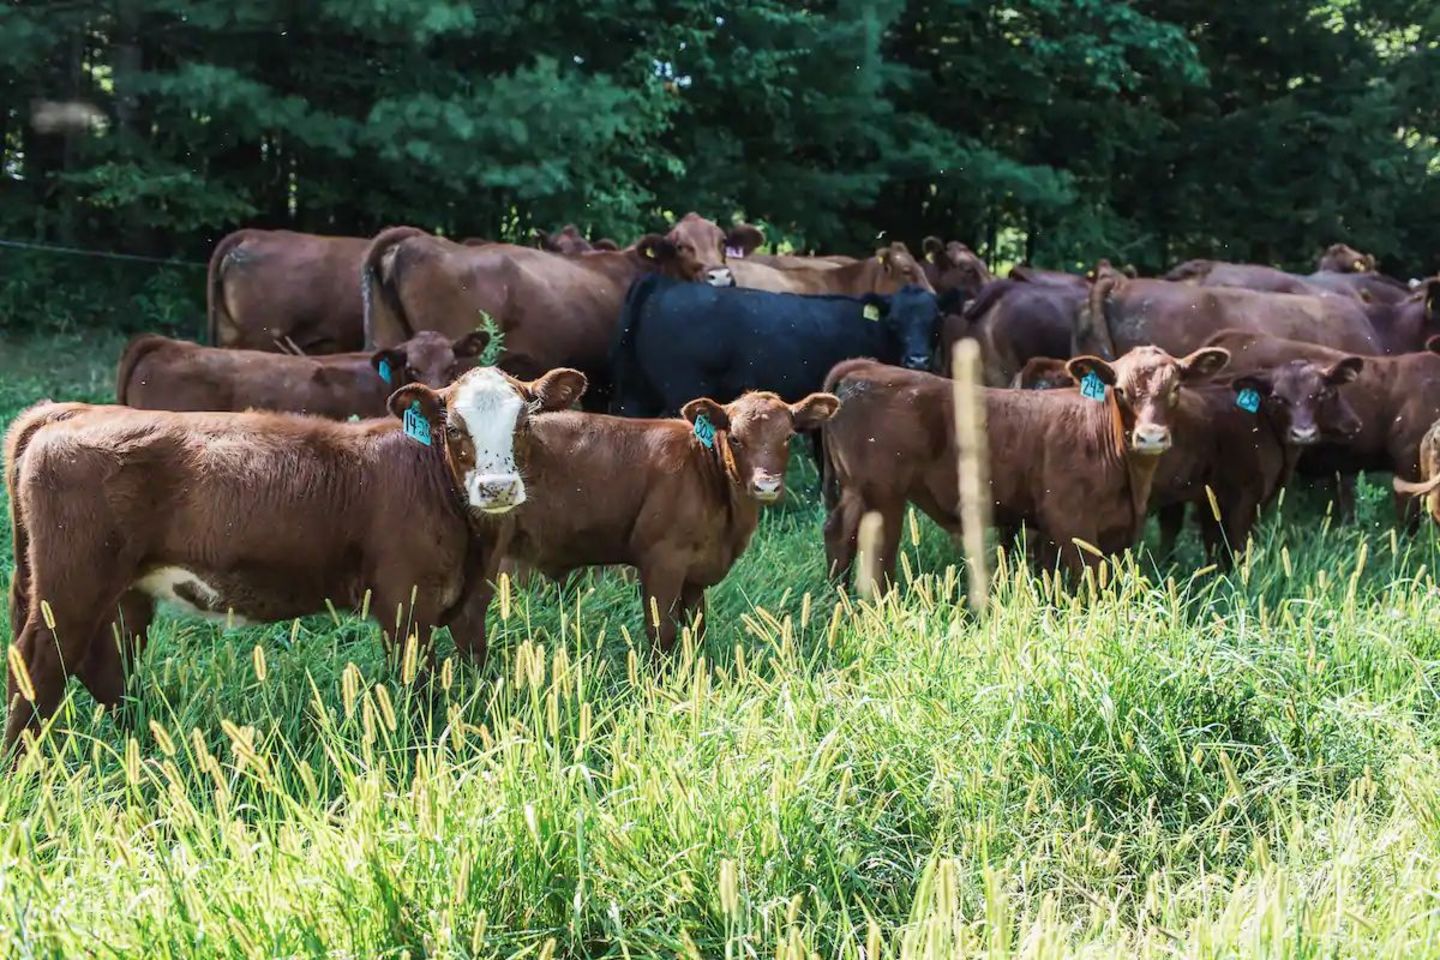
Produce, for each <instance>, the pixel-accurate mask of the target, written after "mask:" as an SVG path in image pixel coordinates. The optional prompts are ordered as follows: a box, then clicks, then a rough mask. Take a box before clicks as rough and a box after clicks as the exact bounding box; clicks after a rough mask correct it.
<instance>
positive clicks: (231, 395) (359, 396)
mask: <svg viewBox="0 0 1440 960" xmlns="http://www.w3.org/2000/svg"><path fill="white" fill-rule="evenodd" d="M486 339H487V338H486V335H485V334H484V333H478V332H476V333H468V334H466V335H465V336H463V337H461V338H460V339H459V340H455V341H451V340H450V339H448V338H446V337H444V336H441V335H440V334H438V333H435V332H433V331H430V330H422V331H421V332H419V333H417V334H415V336H413V337H411V338H410V339H409V340H407V341H405V342H404V343H402V344H400V346H398V347H393V348H391V349H388V350H380V351H377V352H375V353H338V354H334V355H332V356H324V357H295V356H290V355H288V354H279V353H262V352H260V351H258V350H220V349H217V348H215V347H203V346H200V345H199V344H196V343H188V342H186V341H184V340H171V339H169V338H168V337H158V336H155V335H153V334H144V335H141V336H138V337H135V338H134V339H132V340H131V341H130V343H129V345H128V346H126V348H125V352H124V353H123V354H122V355H121V357H120V366H119V370H118V372H117V373H116V376H115V399H116V401H117V402H119V403H123V404H125V405H127V406H131V407H135V408H137V409H141V410H176V411H181V410H230V411H236V412H238V411H241V410H272V411H276V412H288V413H308V414H313V415H315V416H320V417H329V418H331V419H333V420H344V419H345V418H347V417H350V416H359V417H383V416H385V413H386V409H387V408H386V405H385V401H386V400H387V399H388V398H389V397H390V394H392V393H393V392H395V389H396V388H397V387H401V386H404V385H405V384H407V383H413V382H418V383H424V384H427V385H428V386H431V387H435V388H439V387H443V386H445V385H446V384H448V383H450V382H451V381H452V380H454V379H455V378H457V377H459V376H460V374H462V373H464V372H465V371H466V370H468V369H469V368H470V367H471V366H472V365H473V363H474V358H476V357H478V356H479V355H480V353H481V352H482V351H483V350H484V347H485V341H486Z"/></svg>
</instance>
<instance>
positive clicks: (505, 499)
mask: <svg viewBox="0 0 1440 960" xmlns="http://www.w3.org/2000/svg"><path fill="white" fill-rule="evenodd" d="M524 502H525V484H524V483H522V482H521V480H520V478H519V477H517V476H515V475H514V474H495V475H489V476H477V477H475V479H474V480H472V481H471V483H470V504H471V506H473V507H475V508H476V509H477V510H483V511H484V512H485V513H505V512H506V511H507V510H512V509H514V508H515V507H518V506H520V504H522V503H524Z"/></svg>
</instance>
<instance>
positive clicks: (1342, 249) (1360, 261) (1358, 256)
mask: <svg viewBox="0 0 1440 960" xmlns="http://www.w3.org/2000/svg"><path fill="white" fill-rule="evenodd" d="M1375 266H1376V264H1375V257H1374V256H1372V255H1371V254H1368V253H1361V252H1360V251H1359V250H1356V249H1355V248H1354V247H1352V246H1349V245H1348V244H1344V243H1332V244H1331V245H1330V247H1329V248H1328V249H1327V250H1326V251H1325V252H1324V253H1322V254H1320V260H1319V262H1318V263H1317V264H1316V265H1315V269H1316V270H1317V271H1319V272H1321V273H1374V272H1375Z"/></svg>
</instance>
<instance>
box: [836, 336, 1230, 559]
mask: <svg viewBox="0 0 1440 960" xmlns="http://www.w3.org/2000/svg"><path fill="white" fill-rule="evenodd" d="M1226 359H1227V358H1226V355H1225V351H1223V350H1213V349H1205V350H1200V351H1197V352H1196V353H1194V354H1192V355H1191V356H1188V357H1185V358H1183V359H1176V358H1174V357H1171V356H1169V355H1168V354H1166V353H1165V352H1164V351H1162V350H1158V349H1156V348H1153V347H1146V348H1142V349H1138V350H1134V351H1131V352H1130V353H1128V354H1126V355H1125V356H1124V357H1121V358H1120V359H1119V360H1117V361H1115V362H1114V363H1113V364H1111V363H1107V362H1106V361H1104V360H1101V359H1099V358H1097V357H1076V358H1075V359H1073V360H1071V361H1070V363H1069V368H1070V373H1071V375H1072V376H1074V377H1075V378H1076V379H1077V380H1083V379H1084V378H1085V377H1086V376H1087V375H1089V374H1091V373H1093V374H1094V375H1095V376H1096V377H1097V378H1099V380H1100V381H1101V383H1103V384H1105V385H1106V386H1105V389H1104V392H1103V399H1102V400H1100V401H1099V402H1097V401H1096V400H1092V399H1089V398H1088V397H1085V396H1082V395H1081V393H1080V392H1079V391H1067V390H1048V391H1028V390H995V389H987V390H986V391H985V401H986V429H987V433H988V444H989V450H990V493H991V499H992V502H993V504H994V508H995V521H996V523H997V525H999V526H1000V527H1002V528H1009V529H1017V528H1018V527H1020V526H1021V525H1022V524H1025V525H1028V526H1032V527H1034V528H1036V529H1038V532H1039V543H1038V544H1037V546H1038V548H1039V555H1040V557H1041V559H1042V562H1043V563H1044V565H1045V566H1047V567H1049V566H1052V565H1053V564H1054V562H1055V561H1056V559H1057V558H1058V559H1062V560H1063V561H1064V563H1065V565H1066V567H1067V568H1069V569H1070V570H1071V571H1079V570H1080V569H1081V568H1082V567H1084V566H1086V565H1093V564H1094V563H1095V560H1096V558H1095V557H1093V556H1091V555H1089V554H1088V553H1087V552H1085V551H1084V550H1082V549H1080V548H1078V547H1077V546H1076V545H1075V541H1076V540H1077V539H1078V540H1083V541H1084V542H1086V543H1088V544H1090V545H1091V546H1093V547H1095V548H1097V549H1099V550H1101V551H1102V552H1104V553H1107V554H1113V553H1118V552H1120V551H1122V550H1124V549H1126V548H1127V547H1130V546H1132V545H1133V544H1134V543H1135V541H1136V539H1137V538H1138V537H1139V535H1140V530H1141V528H1142V526H1143V524H1144V520H1145V511H1146V503H1147V501H1148V499H1149V496H1150V486H1151V481H1152V478H1153V477H1154V475H1155V471H1156V468H1157V465H1158V464H1159V463H1160V462H1161V461H1162V460H1163V457H1162V456H1161V454H1164V453H1165V452H1166V451H1167V450H1169V449H1170V447H1171V444H1172V440H1173V438H1172V434H1171V429H1170V418H1171V413H1172V411H1173V409H1174V407H1175V406H1176V404H1177V403H1178V402H1179V400H1180V397H1181V395H1182V394H1183V392H1184V391H1183V389H1182V387H1183V386H1184V385H1185V384H1187V383H1189V382H1193V381H1195V380H1198V379H1200V378H1203V377H1208V376H1210V375H1212V374H1214V373H1215V372H1217V371H1218V370H1219V369H1220V368H1221V367H1223V366H1224V365H1225V362H1226ZM826 387H827V389H829V390H831V391H832V392H834V393H835V394H836V396H837V397H838V398H839V399H840V402H841V404H842V406H841V408H840V412H839V413H838V414H837V415H836V416H835V417H834V418H833V419H832V420H831V421H830V422H829V423H827V424H826V425H825V426H824V427H823V428H822V430H821V437H822V442H823V450H824V457H825V462H824V472H825V478H824V484H823V488H824V494H825V501H826V506H827V507H828V508H829V516H828V517H827V518H826V521H825V550H826V556H827V558H828V560H829V563H830V569H831V572H832V574H834V575H836V576H844V575H845V574H846V573H847V572H848V570H849V569H850V566H851V564H852V563H853V561H854V557H855V550H856V532H857V530H858V528H859V524H860V519H861V517H863V516H864V515H865V514H866V513H868V512H870V511H872V510H873V511H878V512H879V513H880V515H881V517H882V519H883V528H882V529H883V534H882V540H881V544H880V547H879V549H878V560H879V566H878V572H879V573H881V574H883V575H884V576H887V577H890V578H891V579H892V580H893V577H894V564H895V552H896V549H897V547H898V545H899V538H900V531H901V521H902V518H903V512H904V508H905V504H906V502H907V501H909V502H913V503H914V504H915V505H916V506H918V507H919V508H920V509H921V510H923V511H924V512H925V513H926V514H927V515H928V516H929V517H930V518H931V519H933V520H934V521H935V522H936V523H938V524H939V525H940V526H941V527H942V528H944V529H945V530H947V531H949V532H950V533H952V534H956V533H958V532H959V516H958V513H957V490H956V473H955V470H956V467H955V439H954V426H953V412H952V411H953V401H952V399H951V390H952V385H951V383H950V382H949V381H948V380H945V379H942V378H940V377H936V376H933V375H931V374H927V373H920V372H917V371H912V370H902V369H900V368H897V367H889V366H885V365H883V364H877V363H874V362H873V361H868V360H848V361H845V362H844V363H841V364H839V365H837V366H836V367H835V369H834V370H832V371H831V372H830V375H829V376H828V377H827V378H826Z"/></svg>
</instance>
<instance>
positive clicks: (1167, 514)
mask: <svg viewBox="0 0 1440 960" xmlns="http://www.w3.org/2000/svg"><path fill="white" fill-rule="evenodd" d="M1188 506H1189V504H1187V503H1183V502H1182V503H1172V504H1170V505H1169V506H1168V507H1161V508H1160V509H1159V510H1158V511H1157V512H1156V515H1157V517H1158V518H1159V521H1160V556H1162V557H1166V558H1169V557H1173V556H1174V555H1175V542H1176V541H1177V540H1179V539H1180V533H1181V531H1183V530H1184V529H1185V508H1186V507H1188Z"/></svg>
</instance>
